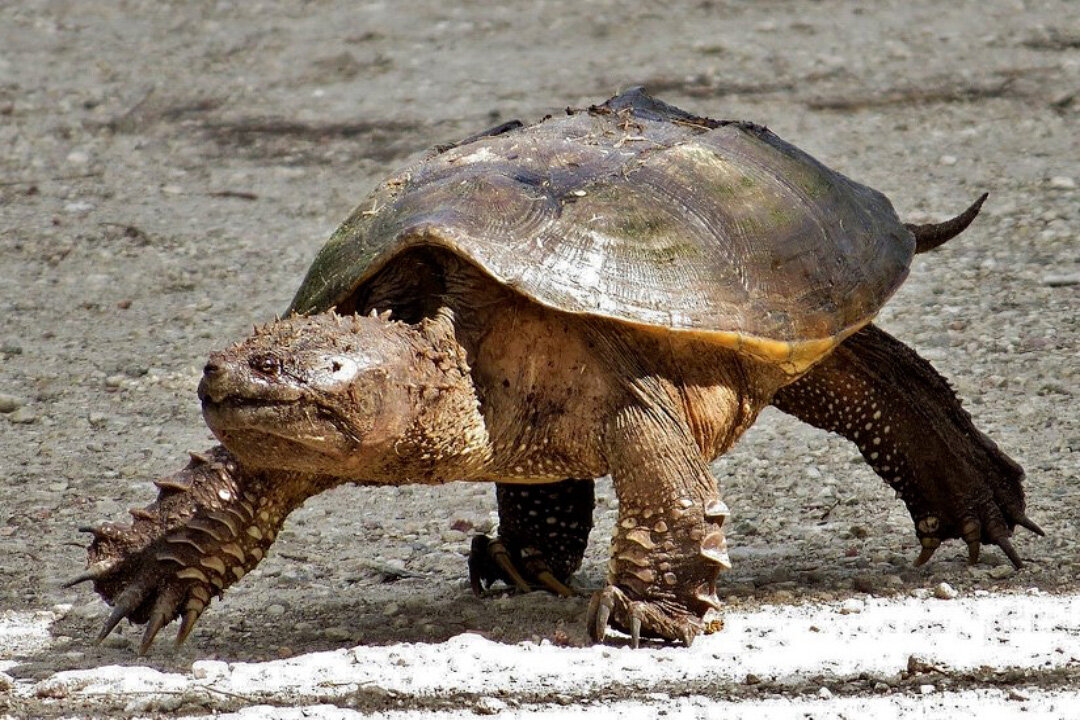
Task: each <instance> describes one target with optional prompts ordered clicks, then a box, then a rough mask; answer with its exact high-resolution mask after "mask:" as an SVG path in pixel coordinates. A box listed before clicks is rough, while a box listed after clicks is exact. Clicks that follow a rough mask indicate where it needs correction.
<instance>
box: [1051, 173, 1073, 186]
mask: <svg viewBox="0 0 1080 720" xmlns="http://www.w3.org/2000/svg"><path fill="white" fill-rule="evenodd" d="M1049 185H1050V187H1052V188H1054V189H1055V190H1075V189H1076V181H1075V180H1073V179H1072V178H1071V177H1069V176H1067V175H1056V176H1054V177H1052V178H1050V182H1049Z"/></svg>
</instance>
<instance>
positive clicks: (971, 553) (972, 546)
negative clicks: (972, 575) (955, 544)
mask: <svg viewBox="0 0 1080 720" xmlns="http://www.w3.org/2000/svg"><path fill="white" fill-rule="evenodd" d="M981 547H982V543H980V542H979V541H978V540H972V541H970V542H968V564H969V565H974V564H975V563H977V562H979V550H980V549H981Z"/></svg>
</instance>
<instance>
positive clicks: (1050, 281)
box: [1041, 273, 1080, 287]
mask: <svg viewBox="0 0 1080 720" xmlns="http://www.w3.org/2000/svg"><path fill="white" fill-rule="evenodd" d="M1041 282H1042V284H1043V285H1045V286H1046V287H1070V286H1072V285H1080V273H1071V274H1054V275H1044V276H1043V278H1042V281H1041Z"/></svg>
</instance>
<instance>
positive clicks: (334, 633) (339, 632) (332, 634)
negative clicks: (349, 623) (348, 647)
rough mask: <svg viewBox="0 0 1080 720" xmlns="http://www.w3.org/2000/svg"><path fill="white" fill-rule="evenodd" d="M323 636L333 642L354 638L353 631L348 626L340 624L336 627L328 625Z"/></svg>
mask: <svg viewBox="0 0 1080 720" xmlns="http://www.w3.org/2000/svg"><path fill="white" fill-rule="evenodd" d="M322 634H323V637H324V638H326V639H327V640H330V641H331V642H343V641H345V640H352V631H351V630H349V628H347V627H341V626H340V625H338V626H335V627H328V628H326V629H325V630H323V633H322Z"/></svg>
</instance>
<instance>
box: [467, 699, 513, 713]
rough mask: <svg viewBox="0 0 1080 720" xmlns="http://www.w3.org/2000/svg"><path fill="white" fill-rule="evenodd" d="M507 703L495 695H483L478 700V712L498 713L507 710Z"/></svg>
mask: <svg viewBox="0 0 1080 720" xmlns="http://www.w3.org/2000/svg"><path fill="white" fill-rule="evenodd" d="M506 708H507V704H506V703H504V702H503V701H502V700H500V699H498V698H493V697H482V698H480V699H479V700H477V701H476V708H475V709H476V712H477V713H478V714H480V715H498V714H499V713H501V712H503V711H504V710H506Z"/></svg>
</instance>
